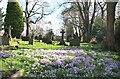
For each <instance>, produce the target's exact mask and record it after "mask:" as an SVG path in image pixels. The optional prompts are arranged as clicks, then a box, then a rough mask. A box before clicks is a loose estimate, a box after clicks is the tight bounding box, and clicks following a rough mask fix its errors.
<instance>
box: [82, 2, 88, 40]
mask: <svg viewBox="0 0 120 79" xmlns="http://www.w3.org/2000/svg"><path fill="white" fill-rule="evenodd" d="M84 14H85V22H84V27H85V29H84V30H85V34H84V39H83V40H84V42H89V41H90V27H89V6H88V2H85V13H84Z"/></svg>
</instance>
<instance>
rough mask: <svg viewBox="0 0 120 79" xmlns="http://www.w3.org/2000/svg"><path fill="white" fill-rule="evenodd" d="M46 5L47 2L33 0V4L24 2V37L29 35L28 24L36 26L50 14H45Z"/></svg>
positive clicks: (27, 1)
mask: <svg viewBox="0 0 120 79" xmlns="http://www.w3.org/2000/svg"><path fill="white" fill-rule="evenodd" d="M47 5H48V3H47V2H41V1H40V0H34V1H33V2H31V1H29V0H26V8H25V11H24V13H25V19H26V27H27V29H26V36H28V35H29V29H30V25H29V24H30V23H33V24H36V23H37V22H38V21H40V20H41V19H42V18H43V16H44V15H49V14H51V13H52V12H49V13H45V12H44V8H45V7H46V6H47ZM30 7H31V8H30Z"/></svg>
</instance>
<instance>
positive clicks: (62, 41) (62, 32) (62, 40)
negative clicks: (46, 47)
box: [59, 29, 66, 45]
mask: <svg viewBox="0 0 120 79" xmlns="http://www.w3.org/2000/svg"><path fill="white" fill-rule="evenodd" d="M60 33H61V34H62V38H61V40H60V43H59V45H66V44H65V41H64V33H65V31H64V30H63V29H62V31H61V32H60Z"/></svg>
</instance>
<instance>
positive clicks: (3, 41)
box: [0, 33, 9, 45]
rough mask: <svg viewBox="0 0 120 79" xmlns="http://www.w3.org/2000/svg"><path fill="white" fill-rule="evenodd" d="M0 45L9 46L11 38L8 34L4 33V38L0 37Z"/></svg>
mask: <svg viewBox="0 0 120 79" xmlns="http://www.w3.org/2000/svg"><path fill="white" fill-rule="evenodd" d="M0 45H9V36H8V34H7V33H4V34H3V36H0Z"/></svg>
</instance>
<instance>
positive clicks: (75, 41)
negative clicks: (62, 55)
mask: <svg viewBox="0 0 120 79" xmlns="http://www.w3.org/2000/svg"><path fill="white" fill-rule="evenodd" d="M70 46H80V39H79V38H73V39H70Z"/></svg>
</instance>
